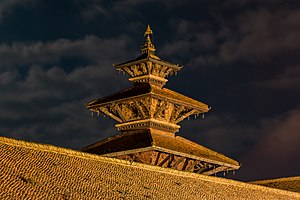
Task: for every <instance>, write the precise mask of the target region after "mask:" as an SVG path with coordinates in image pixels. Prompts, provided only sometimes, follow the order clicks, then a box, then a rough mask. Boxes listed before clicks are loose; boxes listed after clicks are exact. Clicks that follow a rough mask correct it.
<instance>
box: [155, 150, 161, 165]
mask: <svg viewBox="0 0 300 200" xmlns="http://www.w3.org/2000/svg"><path fill="white" fill-rule="evenodd" d="M160 154H161V153H160V152H158V154H157V156H156V159H155V162H154V165H157V163H158V160H159V157H160Z"/></svg>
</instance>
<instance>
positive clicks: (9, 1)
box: [0, 0, 34, 22]
mask: <svg viewBox="0 0 300 200" xmlns="http://www.w3.org/2000/svg"><path fill="white" fill-rule="evenodd" d="M32 2H34V0H1V1H0V22H1V19H2V17H4V16H5V15H7V14H9V13H10V12H11V11H12V9H13V8H14V7H15V6H20V5H21V6H24V5H26V4H28V3H32Z"/></svg>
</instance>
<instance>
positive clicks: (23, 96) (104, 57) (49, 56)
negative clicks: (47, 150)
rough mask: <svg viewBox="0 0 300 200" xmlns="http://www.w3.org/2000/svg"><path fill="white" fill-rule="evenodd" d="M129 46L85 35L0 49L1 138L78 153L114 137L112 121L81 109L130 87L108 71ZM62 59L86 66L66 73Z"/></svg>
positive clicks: (124, 40)
mask: <svg viewBox="0 0 300 200" xmlns="http://www.w3.org/2000/svg"><path fill="white" fill-rule="evenodd" d="M128 41H129V39H128V38H127V37H125V36H120V37H117V38H111V39H102V38H98V37H96V36H87V37H85V38H83V39H78V40H67V39H59V40H56V41H52V42H50V41H48V42H32V43H29V44H28V43H13V44H11V45H9V44H2V45H0V58H1V59H0V60H1V67H0V92H1V98H0V124H1V126H0V133H1V135H4V136H10V137H15V138H18V139H24V140H29V141H36V142H45V141H47V142H49V143H52V144H55V145H58V146H65V147H72V148H79V147H80V146H82V145H86V144H89V143H92V142H95V141H97V140H99V139H101V138H103V137H105V136H108V135H109V134H110V135H111V134H114V133H115V132H116V131H113V130H112V128H111V127H113V124H114V121H113V120H110V121H107V119H106V120H103V122H101V121H99V122H96V119H95V118H92V117H91V116H90V113H89V112H88V111H87V110H86V109H85V108H84V104H85V103H87V102H89V101H91V100H94V99H95V98H99V97H103V96H106V95H108V94H110V93H113V92H116V91H118V90H120V89H123V88H124V87H126V86H128V85H129V83H128V81H127V80H126V79H127V78H125V77H122V76H120V75H119V74H118V73H117V72H116V71H115V70H114V68H113V67H112V64H113V63H115V62H122V61H123V60H120V59H122V58H124V59H125V58H126V57H127V56H128V55H127V53H129V51H127V50H126V48H127V43H128ZM66 57H70V58H71V59H73V58H74V57H78V58H81V59H84V60H87V62H86V63H85V64H84V65H78V64H77V65H76V62H75V64H73V63H72V64H71V65H72V66H71V67H72V70H68V69H67V67H66V66H64V62H63V59H64V58H66ZM104 86H105V87H104ZM87 136H88V137H87Z"/></svg>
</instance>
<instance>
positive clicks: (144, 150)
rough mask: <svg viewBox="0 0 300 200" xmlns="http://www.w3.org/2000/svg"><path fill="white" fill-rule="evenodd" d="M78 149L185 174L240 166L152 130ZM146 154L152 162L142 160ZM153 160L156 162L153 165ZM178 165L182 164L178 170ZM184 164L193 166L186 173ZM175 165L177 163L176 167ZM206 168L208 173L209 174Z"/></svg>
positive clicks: (191, 143)
mask: <svg viewBox="0 0 300 200" xmlns="http://www.w3.org/2000/svg"><path fill="white" fill-rule="evenodd" d="M81 150H82V151H84V152H88V153H93V154H98V155H104V156H108V157H116V158H121V159H125V160H128V159H129V160H130V157H128V156H131V157H132V158H133V157H137V158H136V159H134V158H133V161H137V162H138V161H139V160H140V161H141V160H143V161H141V162H142V163H145V164H150V165H160V164H161V166H162V165H164V167H170V166H173V168H174V169H178V170H182V169H183V168H184V171H194V172H196V171H197V170H196V168H197V167H198V168H199V167H200V166H202V167H203V168H207V169H206V170H204V171H203V174H207V175H211V174H213V173H216V172H220V171H228V170H237V169H238V168H239V167H240V165H239V163H238V162H237V161H235V160H233V159H231V158H228V157H226V156H224V155H222V154H220V153H217V152H215V151H213V150H210V149H208V148H206V147H204V146H201V145H199V144H197V143H194V142H192V141H189V140H187V139H184V138H182V137H180V136H175V135H172V134H168V133H164V132H163V131H158V130H155V129H149V130H138V131H129V132H125V133H122V134H119V135H116V136H113V137H110V138H107V139H105V140H102V141H100V142H97V143H95V144H92V145H89V146H87V147H84V148H82V149H81ZM157 154H160V155H157ZM145 155H148V156H150V157H152V160H151V159H150V160H149V158H145ZM146 157H147V156H146ZM167 157H168V158H167ZM154 159H157V162H156V163H155V162H154ZM172 162H173V163H172ZM180 162H181V163H182V164H181V166H180V167H178V166H179V165H180ZM185 162H186V164H188V162H189V163H190V165H193V166H192V167H190V168H189V169H190V170H186V169H187V166H184V165H185V164H183V163H185ZM174 163H176V166H175V164H174ZM177 165H178V166H177ZM208 169H209V171H210V172H208ZM198 171H199V170H198ZM201 172H202V171H201ZM212 172H213V173H212Z"/></svg>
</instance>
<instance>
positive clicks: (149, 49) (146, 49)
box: [141, 24, 159, 59]
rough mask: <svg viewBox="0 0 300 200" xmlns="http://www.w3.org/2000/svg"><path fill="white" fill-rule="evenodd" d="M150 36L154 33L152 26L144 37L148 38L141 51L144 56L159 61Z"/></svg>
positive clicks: (147, 29)
mask: <svg viewBox="0 0 300 200" xmlns="http://www.w3.org/2000/svg"><path fill="white" fill-rule="evenodd" d="M150 35H153V31H152V29H151V27H150V25H149V24H148V26H147V28H146V31H145V33H144V36H146V42H145V44H144V46H142V48H141V51H142V53H143V54H147V56H148V57H152V58H156V59H159V58H158V57H157V56H156V55H154V52H155V47H154V45H153V44H152V41H151V38H150Z"/></svg>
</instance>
